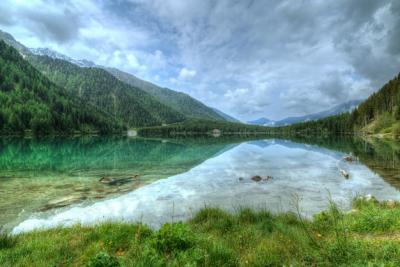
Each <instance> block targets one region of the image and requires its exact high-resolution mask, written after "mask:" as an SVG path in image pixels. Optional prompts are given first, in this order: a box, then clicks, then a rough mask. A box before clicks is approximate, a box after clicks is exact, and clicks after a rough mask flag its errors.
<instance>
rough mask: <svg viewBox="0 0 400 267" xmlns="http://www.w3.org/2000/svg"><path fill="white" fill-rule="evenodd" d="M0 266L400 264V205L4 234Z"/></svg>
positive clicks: (372, 203) (368, 203) (206, 215)
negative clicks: (307, 216) (304, 216)
mask: <svg viewBox="0 0 400 267" xmlns="http://www.w3.org/2000/svg"><path fill="white" fill-rule="evenodd" d="M0 266H110V267H111V266H400V205H399V204H398V203H394V202H381V203H379V202H377V201H376V200H375V199H373V198H372V199H370V200H366V199H356V200H355V201H354V203H353V209H352V210H351V212H341V211H340V210H338V209H337V207H336V206H335V205H332V206H331V207H330V209H328V210H327V211H324V212H322V213H320V214H317V215H316V216H315V217H314V218H313V220H305V219H302V218H299V217H298V216H296V215H295V214H292V213H283V214H271V213H269V212H267V211H257V212H256V211H253V210H250V209H242V210H239V211H237V212H236V213H235V214H230V213H226V212H224V211H222V210H219V209H215V208H205V209H203V210H201V211H199V212H198V213H197V214H196V215H195V216H194V217H193V218H192V219H191V220H190V221H188V222H184V223H183V222H180V223H173V224H165V225H164V226H162V227H161V229H159V230H157V231H154V230H151V229H150V228H149V227H147V226H146V225H143V224H121V223H105V224H100V225H97V226H93V227H82V226H79V225H76V226H74V227H71V228H64V229H63V228H57V229H52V230H47V231H36V232H31V233H25V234H20V235H17V236H13V237H10V236H9V235H6V234H4V233H3V234H2V235H1V237H0Z"/></svg>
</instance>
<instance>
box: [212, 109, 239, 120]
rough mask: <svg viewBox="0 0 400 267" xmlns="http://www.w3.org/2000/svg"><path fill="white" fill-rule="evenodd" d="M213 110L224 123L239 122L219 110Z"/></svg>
mask: <svg viewBox="0 0 400 267" xmlns="http://www.w3.org/2000/svg"><path fill="white" fill-rule="evenodd" d="M213 110H214V111H215V112H216V113H217V114H218V115H220V116H221V117H223V118H224V119H225V120H226V121H229V122H241V121H240V120H238V119H235V118H234V117H232V116H230V115H228V114H226V113H224V112H222V111H221V110H219V109H216V108H213Z"/></svg>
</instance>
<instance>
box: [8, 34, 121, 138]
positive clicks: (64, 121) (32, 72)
mask: <svg viewBox="0 0 400 267" xmlns="http://www.w3.org/2000/svg"><path fill="white" fill-rule="evenodd" d="M27 130H31V131H32V132H33V133H34V134H48V133H53V132H58V133H63V134H65V133H72V132H73V131H83V132H93V131H97V132H101V133H105V132H112V131H116V130H122V124H120V123H118V120H117V121H116V122H114V120H113V118H111V117H110V116H108V115H107V114H105V113H104V112H102V111H99V110H97V109H96V108H94V107H93V106H91V105H87V104H86V103H82V101H80V100H78V99H75V98H74V97H72V96H70V95H69V93H68V92H66V91H65V90H64V89H63V88H61V87H59V86H57V85H55V84H54V83H52V82H50V81H49V80H48V79H47V78H46V77H45V76H44V75H42V74H41V73H40V72H39V71H37V70H36V69H35V68H34V67H32V66H31V65H30V64H29V63H28V62H27V61H26V60H24V59H23V57H22V56H21V55H20V53H19V52H18V51H17V50H16V49H14V48H13V47H11V46H9V45H8V44H6V43H5V42H3V41H1V40H0V132H1V133H6V134H15V133H23V132H24V131H27Z"/></svg>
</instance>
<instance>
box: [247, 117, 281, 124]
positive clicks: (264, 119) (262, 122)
mask: <svg viewBox="0 0 400 267" xmlns="http://www.w3.org/2000/svg"><path fill="white" fill-rule="evenodd" d="M248 123H249V124H254V125H262V126H267V125H268V126H272V125H274V123H275V121H273V120H270V119H268V118H259V119H256V120H253V121H248Z"/></svg>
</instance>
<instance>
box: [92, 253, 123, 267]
mask: <svg viewBox="0 0 400 267" xmlns="http://www.w3.org/2000/svg"><path fill="white" fill-rule="evenodd" d="M87 266H88V267H119V266H120V264H119V262H118V260H117V258H115V257H113V256H110V255H108V254H107V253H105V252H100V253H98V254H97V255H96V256H95V257H93V258H91V259H90V261H89V263H88V265H87Z"/></svg>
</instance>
